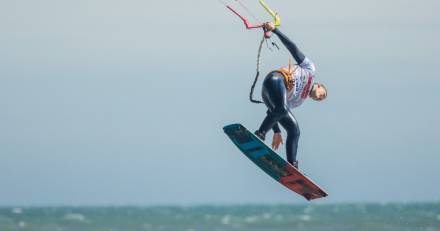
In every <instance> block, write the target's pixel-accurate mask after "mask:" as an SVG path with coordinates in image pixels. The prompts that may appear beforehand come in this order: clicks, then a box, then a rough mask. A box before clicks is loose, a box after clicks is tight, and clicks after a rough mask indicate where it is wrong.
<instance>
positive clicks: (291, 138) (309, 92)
mask: <svg viewBox="0 0 440 231" xmlns="http://www.w3.org/2000/svg"><path fill="white" fill-rule="evenodd" d="M264 28H265V30H266V31H269V32H273V33H274V34H276V35H277V36H278V38H279V39H280V40H281V42H282V43H283V44H284V46H285V47H286V48H287V49H288V50H289V52H290V53H291V54H292V56H293V58H294V59H295V61H296V63H297V65H294V67H293V68H292V67H291V65H290V64H289V67H287V68H285V67H284V68H280V69H278V70H274V71H272V72H270V73H269V74H267V76H266V77H265V79H264V82H263V87H262V93H261V95H262V98H263V102H264V104H265V105H266V106H267V108H268V110H267V116H266V118H265V119H264V120H263V122H262V123H261V126H260V128H259V129H258V130H257V131H256V132H255V135H257V136H258V137H259V138H260V139H262V140H264V139H265V137H266V133H267V132H268V131H269V130H270V129H272V130H273V132H274V135H273V140H272V147H273V148H274V149H275V150H276V149H278V147H279V146H280V144H282V143H283V140H282V137H281V130H280V128H279V126H278V123H280V124H281V126H282V127H283V128H284V129H285V130H286V132H287V138H286V156H287V161H288V162H289V163H291V164H292V165H294V166H295V167H298V160H297V159H296V152H297V149H298V139H299V135H300V131H299V126H298V122H297V121H296V119H295V117H294V116H293V114H292V112H291V110H292V109H293V108H296V107H298V106H300V105H301V104H302V103H303V102H304V100H305V99H307V98H308V97H310V98H312V99H313V100H316V101H321V100H324V99H325V98H326V97H327V89H326V88H325V86H324V85H322V84H320V83H315V82H314V80H313V79H314V75H315V65H314V64H313V62H312V61H311V60H310V59H308V58H307V57H305V56H304V54H303V53H302V52H301V51H300V50H299V49H298V47H297V46H296V45H295V43H293V42H292V41H291V40H290V39H289V38H287V37H286V36H285V35H284V34H283V33H281V31H280V30H279V29H278V28H276V26H275V25H274V23H272V22H268V23H264Z"/></svg>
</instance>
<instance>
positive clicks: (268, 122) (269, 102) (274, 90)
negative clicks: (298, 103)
mask: <svg viewBox="0 0 440 231" xmlns="http://www.w3.org/2000/svg"><path fill="white" fill-rule="evenodd" d="M262 98H263V101H264V103H265V104H266V106H267V108H268V109H269V112H268V113H267V116H266V118H265V119H264V121H263V123H262V124H261V126H260V128H259V129H258V132H259V133H261V134H262V135H263V136H264V135H265V134H266V133H267V132H268V131H269V130H270V129H271V128H273V127H274V126H275V124H276V123H277V122H278V121H279V120H280V119H281V118H283V117H284V116H286V115H287V113H288V109H287V105H286V86H285V85H284V78H283V77H282V76H280V75H279V74H276V73H274V72H272V73H269V75H267V76H266V78H265V80H264V82H263V90H262Z"/></svg>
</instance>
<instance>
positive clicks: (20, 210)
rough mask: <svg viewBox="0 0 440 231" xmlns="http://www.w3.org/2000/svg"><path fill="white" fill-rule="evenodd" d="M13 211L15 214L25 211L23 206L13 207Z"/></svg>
mask: <svg viewBox="0 0 440 231" xmlns="http://www.w3.org/2000/svg"><path fill="white" fill-rule="evenodd" d="M11 213H13V214H22V213H23V209H22V208H13V209H12V210H11Z"/></svg>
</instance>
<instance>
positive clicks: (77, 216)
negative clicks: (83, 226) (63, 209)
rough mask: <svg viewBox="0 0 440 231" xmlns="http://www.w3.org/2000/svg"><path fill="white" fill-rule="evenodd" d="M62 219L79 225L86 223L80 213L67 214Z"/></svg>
mask: <svg viewBox="0 0 440 231" xmlns="http://www.w3.org/2000/svg"><path fill="white" fill-rule="evenodd" d="M64 219H65V220H69V221H76V222H80V223H87V219H86V217H85V216H84V215H82V214H80V213H67V214H66V215H64Z"/></svg>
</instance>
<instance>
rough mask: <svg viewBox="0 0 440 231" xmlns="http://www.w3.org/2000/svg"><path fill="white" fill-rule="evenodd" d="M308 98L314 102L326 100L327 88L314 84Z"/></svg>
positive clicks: (320, 84)
mask: <svg viewBox="0 0 440 231" xmlns="http://www.w3.org/2000/svg"><path fill="white" fill-rule="evenodd" d="M309 96H310V98H312V99H314V100H316V101H321V100H324V99H325V98H327V88H325V86H324V85H323V84H322V83H314V84H313V85H312V90H311V91H310V93H309Z"/></svg>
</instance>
